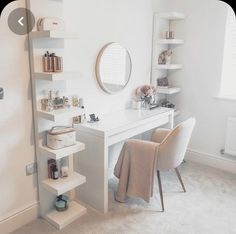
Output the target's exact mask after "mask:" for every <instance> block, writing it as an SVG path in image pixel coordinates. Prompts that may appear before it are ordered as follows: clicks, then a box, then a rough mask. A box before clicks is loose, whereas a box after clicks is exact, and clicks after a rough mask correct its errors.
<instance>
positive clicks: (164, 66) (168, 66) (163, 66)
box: [156, 64, 183, 70]
mask: <svg viewBox="0 0 236 234" xmlns="http://www.w3.org/2000/svg"><path fill="white" fill-rule="evenodd" d="M182 68H183V65H182V64H157V66H156V69H160V70H178V69H182Z"/></svg>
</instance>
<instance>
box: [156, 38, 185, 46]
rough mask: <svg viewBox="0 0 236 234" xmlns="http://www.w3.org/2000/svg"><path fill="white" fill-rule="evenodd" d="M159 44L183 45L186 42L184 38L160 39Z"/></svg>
mask: <svg viewBox="0 0 236 234" xmlns="http://www.w3.org/2000/svg"><path fill="white" fill-rule="evenodd" d="M158 44H167V45H182V44H184V40H183V39H159V40H158Z"/></svg>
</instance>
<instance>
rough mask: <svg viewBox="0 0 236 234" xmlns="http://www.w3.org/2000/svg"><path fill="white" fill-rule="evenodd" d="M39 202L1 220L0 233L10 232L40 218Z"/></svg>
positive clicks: (6, 233)
mask: <svg viewBox="0 0 236 234" xmlns="http://www.w3.org/2000/svg"><path fill="white" fill-rule="evenodd" d="M38 214H39V203H38V202H37V203H35V204H32V205H31V206H29V207H27V208H25V209H24V210H22V211H20V212H18V213H16V214H14V215H12V216H10V217H8V218H6V219H4V220H2V221H0V233H1V234H8V233H11V232H13V231H15V230H16V229H18V228H20V227H22V226H24V225H25V224H28V223H30V222H32V221H34V220H36V219H37V218H38V216H39V215H38Z"/></svg>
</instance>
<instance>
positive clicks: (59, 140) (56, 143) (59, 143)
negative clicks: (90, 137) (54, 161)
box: [47, 127, 76, 150]
mask: <svg viewBox="0 0 236 234" xmlns="http://www.w3.org/2000/svg"><path fill="white" fill-rule="evenodd" d="M75 144H76V132H75V129H74V128H71V127H53V128H52V129H51V130H50V131H48V132H47V146H48V147H49V148H51V149H54V150H58V149H62V148H65V147H69V146H72V145H75Z"/></svg>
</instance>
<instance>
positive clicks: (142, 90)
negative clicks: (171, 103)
mask: <svg viewBox="0 0 236 234" xmlns="http://www.w3.org/2000/svg"><path fill="white" fill-rule="evenodd" d="M155 93H156V88H155V87H154V86H152V85H143V86H140V87H138V88H137V89H136V96H137V97H139V98H144V97H151V96H153V95H154V94H155Z"/></svg>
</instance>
